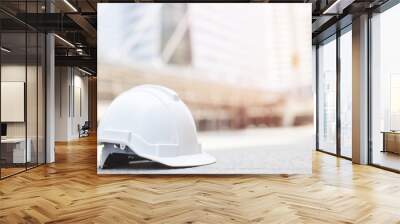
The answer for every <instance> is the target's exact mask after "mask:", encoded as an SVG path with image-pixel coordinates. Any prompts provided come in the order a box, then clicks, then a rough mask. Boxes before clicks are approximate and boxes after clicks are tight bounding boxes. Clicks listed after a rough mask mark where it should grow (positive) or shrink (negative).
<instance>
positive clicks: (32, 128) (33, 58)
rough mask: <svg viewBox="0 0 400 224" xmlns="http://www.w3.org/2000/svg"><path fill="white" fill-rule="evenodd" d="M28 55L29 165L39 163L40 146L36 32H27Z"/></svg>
mask: <svg viewBox="0 0 400 224" xmlns="http://www.w3.org/2000/svg"><path fill="white" fill-rule="evenodd" d="M27 38H28V40H27V44H28V46H27V47H28V51H27V53H28V55H27V59H28V62H27V80H26V88H27V95H26V105H27V107H26V112H27V142H28V144H29V146H28V149H29V147H30V151H31V153H30V160H28V164H27V165H28V167H33V166H36V165H37V157H38V153H37V150H38V147H37V132H38V123H37V122H38V119H37V115H38V113H37V112H38V111H37V110H38V107H37V104H38V100H37V98H38V95H37V90H38V87H37V83H38V82H37V79H38V77H37V76H38V67H37V63H38V56H37V53H38V49H37V45H38V43H37V42H38V36H37V33H36V32H29V33H27Z"/></svg>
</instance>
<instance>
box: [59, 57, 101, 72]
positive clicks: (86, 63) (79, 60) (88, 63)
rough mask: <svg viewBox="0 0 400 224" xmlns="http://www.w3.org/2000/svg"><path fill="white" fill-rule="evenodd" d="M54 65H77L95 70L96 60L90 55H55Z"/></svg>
mask: <svg viewBox="0 0 400 224" xmlns="http://www.w3.org/2000/svg"><path fill="white" fill-rule="evenodd" d="M55 64H56V66H79V67H88V68H91V69H92V70H94V71H95V70H96V66H97V60H96V58H95V57H91V56H55Z"/></svg>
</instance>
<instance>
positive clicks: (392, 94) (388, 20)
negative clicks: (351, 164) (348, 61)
mask: <svg viewBox="0 0 400 224" xmlns="http://www.w3.org/2000/svg"><path fill="white" fill-rule="evenodd" d="M399 21H400V5H396V6H394V7H392V8H390V9H388V10H386V11H384V12H382V13H380V14H375V15H374V16H373V17H372V18H371V26H372V27H371V32H372V33H371V34H372V38H371V39H372V55H371V57H372V73H371V99H370V104H371V112H370V120H371V122H372V123H371V130H370V132H371V140H372V148H371V153H370V160H371V162H372V163H373V164H375V165H378V166H383V167H386V168H390V169H395V170H400V103H399V102H400V101H399V99H400V63H399V59H398V58H399V52H400V42H399V40H400V33H399V32H398V29H396V28H397V27H398V22H399Z"/></svg>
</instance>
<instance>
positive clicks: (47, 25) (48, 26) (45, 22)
mask: <svg viewBox="0 0 400 224" xmlns="http://www.w3.org/2000/svg"><path fill="white" fill-rule="evenodd" d="M16 17H17V18H18V19H19V20H21V21H24V23H27V24H29V25H30V26H32V27H34V28H36V29H37V30H40V31H42V32H64V31H81V30H82V28H81V27H80V26H79V25H77V24H76V23H75V22H74V21H73V20H72V19H71V18H69V17H68V16H66V14H63V13H19V14H17V15H16Z"/></svg>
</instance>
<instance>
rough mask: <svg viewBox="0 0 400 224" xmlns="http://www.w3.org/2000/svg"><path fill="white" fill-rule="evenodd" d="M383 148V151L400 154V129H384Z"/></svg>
mask: <svg viewBox="0 0 400 224" xmlns="http://www.w3.org/2000/svg"><path fill="white" fill-rule="evenodd" d="M381 133H382V134H383V150H382V152H392V153H396V154H400V131H382V132H381Z"/></svg>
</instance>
